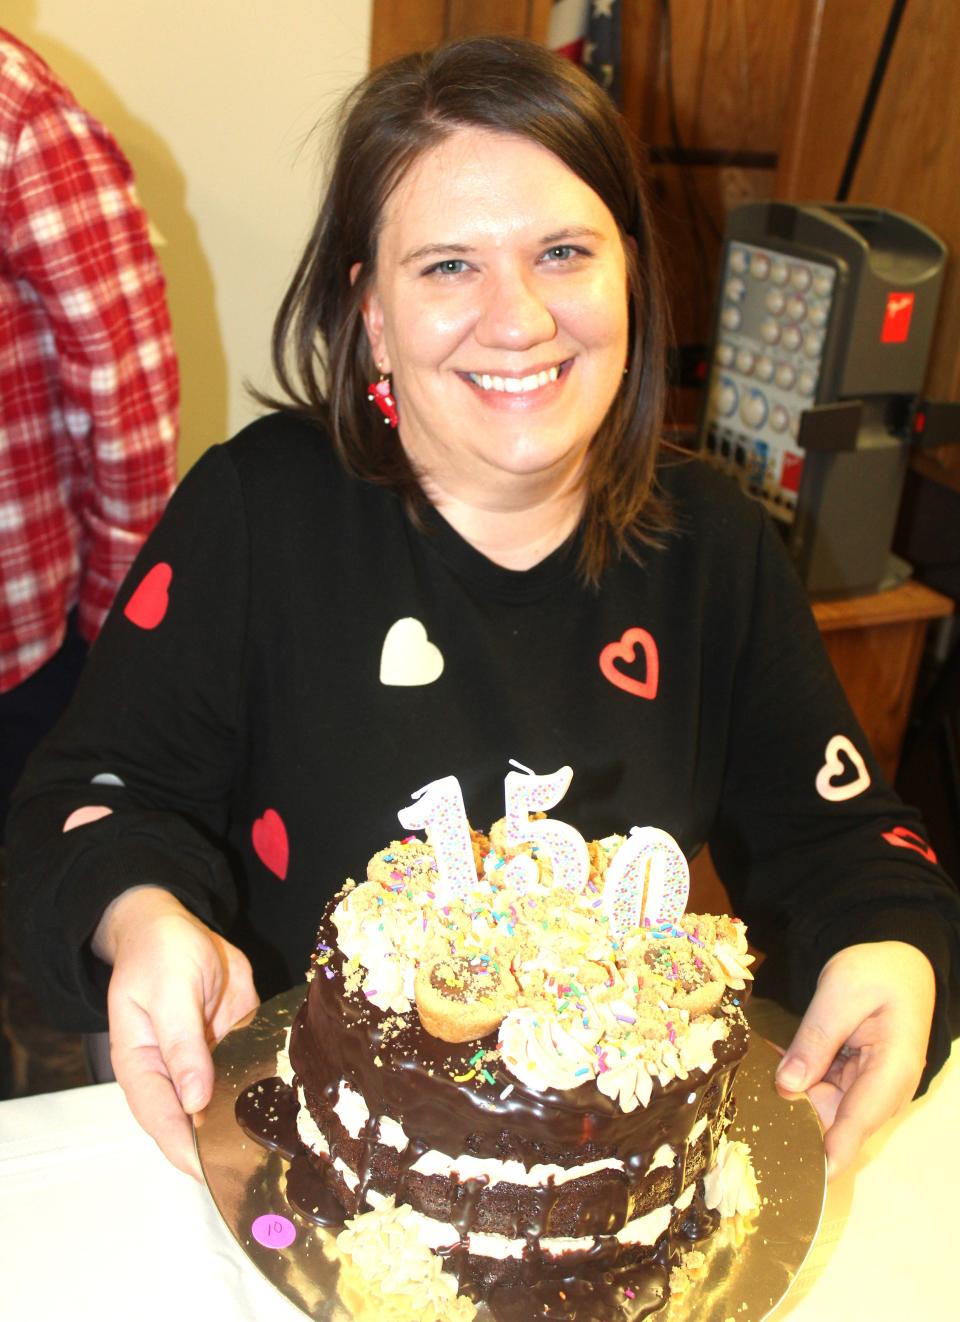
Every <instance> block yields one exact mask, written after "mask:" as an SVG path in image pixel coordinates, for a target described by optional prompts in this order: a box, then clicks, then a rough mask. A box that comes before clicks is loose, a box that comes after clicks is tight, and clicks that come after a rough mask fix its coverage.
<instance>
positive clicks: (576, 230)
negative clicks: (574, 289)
mask: <svg viewBox="0 0 960 1322" xmlns="http://www.w3.org/2000/svg"><path fill="white" fill-rule="evenodd" d="M566 239H596V240H598V241H600V242H603V241H604V240H605V239H606V235H605V234H602V233H601V232H600V230H595V229H591V228H590V226H589V225H569V226H567V228H566V229H562V230H556V231H554V232H553V233H552V234H544V235H542V236H541V238H540V240H539V242H540V244H541V245H542V246H543V247H545V248H549V246H550V245H551V244H552V243H561V242H563V241H564V240H566ZM474 252H476V248H472V247H470V245H469V244H466V243H425V244H424V245H423V247H422V248H414V250H413V251H412V252H408V253H407V255H406V256H405V257H402V258H401V259H400V265H401V266H409V265H410V264H411V262H421V261H423V259H424V258H425V257H438V256H440V255H444V256H448V257H449V256H456V257H466V256H469V255H470V253H474Z"/></svg>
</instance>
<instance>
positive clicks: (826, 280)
mask: <svg viewBox="0 0 960 1322" xmlns="http://www.w3.org/2000/svg"><path fill="white" fill-rule="evenodd" d="M832 288H833V272H832V271H818V272H817V274H816V275H815V276H814V277H813V292H814V293H815V294H816V295H817V297H818V298H826V296H827V294H829V293H830V290H831V289H832Z"/></svg>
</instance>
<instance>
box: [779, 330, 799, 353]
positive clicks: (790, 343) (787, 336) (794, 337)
mask: <svg viewBox="0 0 960 1322" xmlns="http://www.w3.org/2000/svg"><path fill="white" fill-rule="evenodd" d="M780 343H781V344H782V345H783V347H784V348H785V349H786V350H787V352H788V353H795V352H796V350H797V349H799V348H800V345H801V344H802V343H803V335H802V334H801V332H800V331H799V330H797V328H796V326H787V327H786V328H785V329H784V332H783V334H782V335H781V337H780Z"/></svg>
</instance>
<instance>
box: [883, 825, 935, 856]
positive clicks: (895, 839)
mask: <svg viewBox="0 0 960 1322" xmlns="http://www.w3.org/2000/svg"><path fill="white" fill-rule="evenodd" d="M883 838H884V840H886V842H887V844H888V845H898V846H899V847H900V848H901V849H914V850H916V852H917V853H918V854H919V855H920V857H921V858H925V859H926V860H927V862H928V863H936V861H937V856H936V854H935V853H934V852H933V850H932V849H931V848H930V846H929V845H928V844H927V842H926V840H924V838H923V836H920V835H917V833H916V831H911V830H910V828H909V827H908V826H895V827H894V828H893V830H892V831H884V833H883Z"/></svg>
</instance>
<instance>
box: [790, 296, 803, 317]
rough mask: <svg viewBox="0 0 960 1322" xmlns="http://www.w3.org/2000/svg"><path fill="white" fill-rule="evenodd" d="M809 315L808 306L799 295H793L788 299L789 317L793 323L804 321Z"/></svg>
mask: <svg viewBox="0 0 960 1322" xmlns="http://www.w3.org/2000/svg"><path fill="white" fill-rule="evenodd" d="M806 315H807V305H806V302H805V301H804V299H802V298H801V297H800V295H799V294H792V295H791V296H790V298H788V299H787V316H788V317H789V318H790V320H791V321H803V319H804V317H805V316H806Z"/></svg>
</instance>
